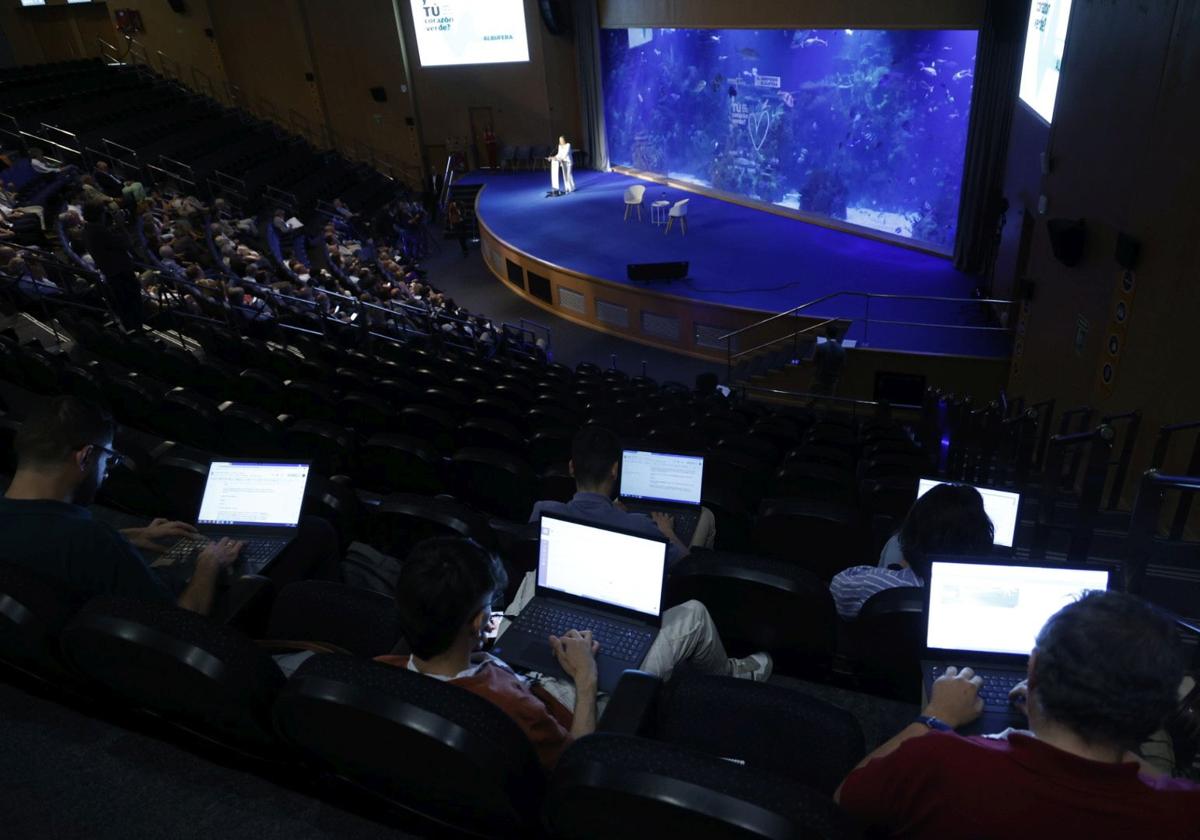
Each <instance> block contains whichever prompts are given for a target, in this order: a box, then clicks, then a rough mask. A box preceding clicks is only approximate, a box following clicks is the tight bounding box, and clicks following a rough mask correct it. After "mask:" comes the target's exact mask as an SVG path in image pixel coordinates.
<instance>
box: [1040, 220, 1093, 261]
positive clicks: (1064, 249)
mask: <svg viewBox="0 0 1200 840" xmlns="http://www.w3.org/2000/svg"><path fill="white" fill-rule="evenodd" d="M1046 232H1047V233H1049V234H1050V249H1051V250H1052V251H1053V252H1054V258H1055V259H1056V260H1058V261H1059V262H1060V263H1062V264H1063V265H1065V266H1067V267H1068V268H1072V267H1074V266H1077V265H1079V263H1080V261H1081V260H1082V259H1083V250H1084V247H1085V246H1086V245H1087V226H1086V225H1085V224H1084V222H1083V219H1050V220H1049V221H1048V222H1046Z"/></svg>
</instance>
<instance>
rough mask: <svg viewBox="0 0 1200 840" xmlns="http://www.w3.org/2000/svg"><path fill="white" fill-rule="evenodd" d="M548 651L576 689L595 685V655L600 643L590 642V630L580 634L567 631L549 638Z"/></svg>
mask: <svg viewBox="0 0 1200 840" xmlns="http://www.w3.org/2000/svg"><path fill="white" fill-rule="evenodd" d="M550 649H551V650H552V651H554V658H555V659H557V660H558V664H559V665H561V666H562V669H563V670H564V671H566V672H567V676H569V677H570V678H571V679H572V680H573V681H574V682H575V685H576V687H579V686H581V685H588V684H589V683H590V684H591V685H595V684H596V653H597V652H598V651H599V650H600V643H599V642H596V641H593V640H592V631H591V630H584V631H583V632H582V633H580V632H579V631H578V630H568V631H567V632H566V633H563V634H562V635H561V636H551V637H550Z"/></svg>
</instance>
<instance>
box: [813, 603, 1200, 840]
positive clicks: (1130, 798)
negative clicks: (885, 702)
mask: <svg viewBox="0 0 1200 840" xmlns="http://www.w3.org/2000/svg"><path fill="white" fill-rule="evenodd" d="M1182 673H1183V669H1182V666H1181V660H1180V656H1179V652H1178V650H1177V647H1176V639H1175V626H1174V622H1173V621H1171V620H1170V619H1169V618H1168V617H1166V616H1165V615H1163V614H1162V613H1160V612H1159V611H1157V610H1156V609H1154V608H1152V607H1150V606H1148V605H1147V604H1145V603H1143V602H1142V601H1140V600H1139V599H1137V598H1135V597H1133V596H1132V595H1126V594H1123V593H1118V592H1091V593H1088V594H1086V595H1084V596H1083V597H1082V598H1080V600H1079V601H1077V602H1075V603H1073V604H1069V605H1068V606H1066V607H1063V608H1062V609H1061V610H1059V611H1058V612H1057V613H1056V614H1055V615H1053V616H1052V617H1051V618H1050V620H1049V621H1047V622H1046V625H1045V626H1044V627H1043V628H1042V630H1041V632H1040V633H1039V634H1038V637H1037V642H1036V646H1035V647H1034V650H1033V653H1032V654H1031V655H1030V657H1029V674H1028V680H1027V681H1026V683H1023V684H1021V685H1019V686H1018V687H1017V688H1016V689H1014V691H1013V695H1012V697H1013V701H1014V703H1015V704H1016V705H1018V706H1019V707H1021V708H1023V710H1024V712H1025V714H1026V715H1027V717H1028V721H1029V730H1028V731H1017V730H1007V731H1005V732H1004V733H1000V734H999V735H992V736H975V737H969V738H968V737H962V736H960V735H957V734H955V733H954V732H952V731H939V730H942V729H943V727H948V728H956V727H959V726H963V725H965V724H967V723H970V722H971V721H973V720H974V719H975V718H976V717H978V716H979V714H980V711H981V709H982V705H983V704H982V700H981V699H980V698H979V696H978V693H979V688H980V686H981V685H982V682H983V680H982V678H981V677H980V676H978V675H976V674H974V673H973V672H972V670H971V669H970V668H964V669H962V671H957V670H956V669H954V668H949V669H947V672H946V674H945V675H944V676H943V677H941V678H939V679H938V680H937V682H936V683H934V686H933V691H932V697H931V698H930V701H929V705H928V706H927V707H926V708H925V711H924V716H923V717H922V718H921V719H920V720H918V722H916V723H913V724H911V725H909V726H908V727H907V728H906V729H904V730H902V731H901V732H900V733H899V734H898V735H896V736H895V737H894V738H892V739H891V740H890V741H888V742H887V743H885V744H883V745H882V746H880V747H879V748H878V749H876V750H875V751H874V752H872V753H871V754H870V755H868V756H867V757H866V759H864V760H863V762H862V763H861V764H860V765H859V766H858V767H857V768H855V769H854V770H853V771H851V773H850V775H849V776H847V777H846V780H845V781H844V782H842V785H841V787H840V788H839V789H838V792H837V793H836V794H835V798H836V799H838V801H839V802H840V804H841V805H842V807H843V808H845V809H846V810H847V811H848V812H849V813H850V814H852V815H854V816H856V817H858V818H859V819H860V820H861V821H862V822H864V823H866V824H867V825H868V826H870V827H871V828H872V829H875V830H879V831H882V832H884V833H885V836H904V837H918V838H919V837H931V838H940V837H973V838H997V840H998V839H999V838H1005V840H1008V838H1012V837H1017V836H1022V837H1061V836H1070V837H1089V838H1107V837H1111V838H1131V837H1163V838H1166V837H1195V836H1197V834H1198V826H1200V786H1197V785H1196V784H1194V783H1192V782H1187V781H1183V780H1181V779H1171V778H1168V777H1162V776H1155V775H1152V774H1150V773H1147V772H1145V770H1144V768H1143V766H1142V765H1141V764H1139V762H1138V760H1137V756H1136V755H1134V754H1133V753H1132V750H1134V749H1135V748H1136V747H1137V745H1138V744H1139V743H1141V742H1142V741H1143V740H1144V739H1145V738H1146V737H1147V736H1148V735H1149V734H1150V733H1151V732H1153V731H1154V730H1155V729H1157V728H1158V727H1159V726H1160V724H1161V723H1162V721H1163V720H1164V718H1165V717H1166V716H1167V715H1168V714H1169V713H1170V712H1171V710H1172V708H1173V707H1174V705H1175V703H1176V697H1177V694H1176V692H1177V686H1178V685H1179V682H1180V677H1181V675H1182ZM872 836H875V835H872Z"/></svg>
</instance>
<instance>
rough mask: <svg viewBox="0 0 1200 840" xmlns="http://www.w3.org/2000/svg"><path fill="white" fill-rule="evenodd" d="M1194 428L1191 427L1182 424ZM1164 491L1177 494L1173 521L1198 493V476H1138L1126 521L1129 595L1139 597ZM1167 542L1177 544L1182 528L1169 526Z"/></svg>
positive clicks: (1152, 471) (1148, 473)
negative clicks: (1128, 516)
mask: <svg viewBox="0 0 1200 840" xmlns="http://www.w3.org/2000/svg"><path fill="white" fill-rule="evenodd" d="M1186 425H1195V424H1186ZM1168 492H1178V493H1179V502H1178V504H1177V507H1176V517H1175V518H1176V520H1178V519H1179V516H1178V513H1179V511H1180V510H1183V511H1185V515H1184V519H1185V520H1186V518H1187V517H1186V511H1187V510H1189V509H1190V508H1191V502H1192V498H1193V497H1194V496H1195V495H1196V494H1197V493H1200V476H1195V475H1164V474H1162V473H1160V472H1159V471H1158V470H1156V469H1150V470H1146V472H1144V473H1142V480H1141V483H1140V484H1139V485H1138V492H1137V499H1136V500H1135V501H1134V504H1133V514H1132V516H1131V518H1130V522H1129V536H1128V537H1127V538H1126V540H1125V583H1126V587H1127V588H1128V590H1129V591H1130V592H1133V593H1134V594H1141V592H1142V589H1143V586H1144V583H1145V578H1146V567H1147V565H1148V563H1149V558H1150V557H1152V556H1153V554H1154V543H1155V540H1156V537H1157V533H1158V523H1159V520H1160V518H1161V515H1162V508H1163V504H1164V502H1165V501H1166V495H1167V493H1168ZM1167 539H1168V540H1170V541H1173V542H1179V541H1181V540H1182V539H1183V529H1182V527H1180V528H1179V529H1178V531H1176V528H1175V526H1174V525H1173V526H1172V527H1171V530H1170V531H1169V533H1168V535H1167Z"/></svg>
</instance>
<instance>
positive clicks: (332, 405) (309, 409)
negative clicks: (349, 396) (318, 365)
mask: <svg viewBox="0 0 1200 840" xmlns="http://www.w3.org/2000/svg"><path fill="white" fill-rule="evenodd" d="M283 400H284V404H285V405H286V406H287V410H288V412H289V413H291V414H295V415H296V416H297V417H303V418H305V419H307V420H325V421H327V422H334V421H336V419H337V403H336V402H335V400H334V393H333V389H332V388H330V387H329V386H327V385H324V384H321V383H320V382H317V381H306V380H302V379H289V380H286V381H285V382H284V383H283Z"/></svg>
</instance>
